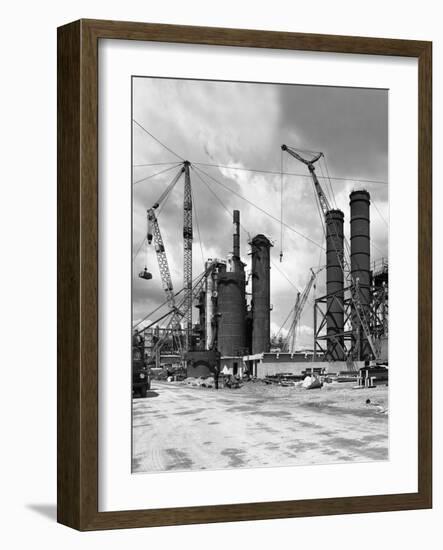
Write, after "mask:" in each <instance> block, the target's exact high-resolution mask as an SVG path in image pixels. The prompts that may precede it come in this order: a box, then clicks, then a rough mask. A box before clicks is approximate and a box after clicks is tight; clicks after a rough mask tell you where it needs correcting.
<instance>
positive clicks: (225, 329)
mask: <svg viewBox="0 0 443 550" xmlns="http://www.w3.org/2000/svg"><path fill="white" fill-rule="evenodd" d="M230 269H231V270H227V269H226V266H222V268H221V269H220V272H219V274H218V277H217V310H218V311H217V313H218V334H217V347H218V350H219V351H220V353H221V354H222V356H235V357H239V356H242V355H245V354H246V353H247V345H246V299H245V284H246V282H245V266H244V264H243V262H242V261H241V259H240V212H239V211H238V210H234V235H233V255H232V262H231V264H230Z"/></svg>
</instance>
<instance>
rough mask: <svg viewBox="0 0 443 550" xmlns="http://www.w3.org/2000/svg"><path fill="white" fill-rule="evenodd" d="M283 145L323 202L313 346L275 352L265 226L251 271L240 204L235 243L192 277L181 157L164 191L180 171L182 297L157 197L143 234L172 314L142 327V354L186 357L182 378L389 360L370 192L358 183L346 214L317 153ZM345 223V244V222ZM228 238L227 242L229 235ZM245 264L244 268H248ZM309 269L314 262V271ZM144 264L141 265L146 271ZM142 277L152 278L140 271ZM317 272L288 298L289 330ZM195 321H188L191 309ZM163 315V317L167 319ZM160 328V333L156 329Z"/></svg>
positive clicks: (384, 270)
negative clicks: (319, 169)
mask: <svg viewBox="0 0 443 550" xmlns="http://www.w3.org/2000/svg"><path fill="white" fill-rule="evenodd" d="M282 150H283V151H285V152H287V153H288V154H290V155H291V156H293V157H294V158H296V159H298V160H299V161H300V162H303V163H304V164H305V165H306V166H307V167H308V170H309V173H310V175H311V177H312V179H313V182H314V186H315V190H316V200H317V201H318V204H319V206H320V208H321V212H322V215H323V220H322V221H323V222H324V228H325V240H326V253H325V264H326V294H325V295H323V296H321V297H319V298H316V299H315V301H314V307H313V324H314V328H313V348H312V353H306V352H298V351H297V350H296V349H295V343H294V342H295V339H294V338H293V339H292V341H291V342H292V344H291V345H289V344H288V341H289V336H288V337H287V341H286V344H285V345H284V346H283V347H282V349H279V350H274V349H273V350H272V351H271V322H270V321H271V318H270V315H271V248H272V246H273V244H272V242H271V241H270V239H269V238H268V237H266V236H265V235H263V234H258V235H256V236H254V237H253V238H251V239H250V240H249V244H250V247H251V249H250V258H251V265H250V269H249V270H247V269H246V268H247V265H246V264H245V263H244V262H243V261H242V259H241V251H240V211H239V210H234V211H233V240H232V251H231V252H229V253H228V254H227V256H226V258H224V259H208V260H207V261H206V264H205V270H204V272H203V274H202V275H201V276H200V277H199V278H198V279H197V280H196V281H192V271H191V266H192V258H191V253H192V235H193V234H192V194H191V191H190V186H191V179H190V167H191V168H192V165H191V163H189V162H188V161H185V162H184V163H183V167H181V168H180V172H179V173H178V174H177V176H176V177H175V178H174V180H173V181H172V182H171V184H170V186H169V187H168V189H167V193H169V192H170V191H171V189H172V187H174V185H175V184H176V183H177V181H178V180H179V179H180V176H181V174H184V175H185V200H184V233H183V235H184V250H185V254H184V263H185V272H184V290H185V292H184V298H183V300H182V301H181V302H178V301H177V294H179V293H174V291H173V287H172V281H171V278H170V274H169V268H168V265H167V260H166V251H165V248H164V244H163V241H162V239H161V234H160V229H159V227H158V223H157V220H156V217H155V209H156V208H157V207H158V205H159V204H160V202H161V199H162V197H164V196H165V195H166V191H165V193H164V194H163V195H162V197H161V199H160V200H159V201H157V202H156V203H155V205H154V207H153V208H151V209H149V210H148V221H149V228H150V229H148V242H150V241H152V240H153V239H154V244H155V249H156V254H157V259H158V262H159V267H160V273H161V276H162V282H163V287H164V290H165V292H166V296H167V300H168V304H169V308H170V311H169V313H170V320H169V322H168V323H167V324H166V326H165V327H163V328H162V329H159V328H158V321H159V320H157V322H154V323H151V324H150V325H149V326H148V327H145V328H144V329H142V330H141V331H140V333H143V334H145V342H148V343H149V344H148V345H146V346H145V347H146V353H147V356H148V358H149V360H150V361H151V362H156V363H157V364H158V363H159V361H160V358H161V349H162V348H163V347H164V349H165V350H166V349H167V351H168V353H169V354H171V353H172V352H173V351H174V350H175V352H176V353H179V354H180V357H182V362H183V364H184V365H186V369H187V375H188V376H209V375H211V374H213V373H215V372H220V373H224V374H232V375H242V374H244V373H245V372H248V373H249V374H250V375H252V376H258V377H260V376H265V375H266V374H275V373H277V372H302V371H303V369H305V370H306V369H307V368H308V367H309V368H311V369H312V368H313V367H314V366H315V365H317V366H318V365H320V366H322V368H323V371H324V372H327V371H328V370H329V371H334V372H339V371H343V370H352V371H355V370H357V369H358V368H361V367H362V366H364V365H365V364H366V365H367V364H369V362H371V361H372V362H377V363H379V364H380V363H383V364H387V339H388V264H387V262H386V261H383V262H382V263H381V264H377V265H376V264H371V255H370V240H371V235H370V203H371V199H370V194H369V192H368V191H366V190H354V191H353V192H352V193H351V194H350V197H349V201H350V202H349V205H350V210H349V216H347V215H345V213H344V212H342V211H341V210H338V209H337V208H331V206H330V204H329V202H328V200H327V198H326V195H325V194H324V192H323V190H322V188H321V185H320V183H319V181H318V179H317V176H316V174H315V163H316V162H317V161H318V160H319V158H320V157H321V156H322V154H321V153H319V154H318V155H315V156H314V157H313V158H311V159H305V158H304V157H302V156H301V155H300V153H299V152H297V150H295V149H293V148H289V147H287V146H285V145H283V146H282ZM345 223H349V224H350V242H349V243H348V242H347V241H346V239H345V237H344V224H345ZM226 244H228V243H226ZM246 270H247V271H249V272H250V275H249V276H248V277H247V276H246ZM311 271H312V270H311ZM145 272H146V269H145ZM140 276H141V277H142V278H145V279H149V278H150V274H149V276H147V275H146V273H144V274H140ZM315 276H316V273H314V271H312V277H311V279H310V281H309V283H308V286H307V288H306V289H305V292H304V293H303V294H301V293H299V295H298V297H297V302H296V304H295V305H294V311H293V323H292V325H291V330H293V331H295V329H296V325H297V323H298V321H299V319H300V315H301V311H302V309H303V307H304V306H305V304H306V300H307V297H308V294H309V291H310V289H311V287H312V284H313V281H314V279H315ZM194 306H195V307H196V308H197V309H198V312H199V315H198V321H197V322H196V323H195V324H192V308H193V307H194ZM165 317H166V316H163V318H165ZM160 331H163V334H162V335H161V334H160Z"/></svg>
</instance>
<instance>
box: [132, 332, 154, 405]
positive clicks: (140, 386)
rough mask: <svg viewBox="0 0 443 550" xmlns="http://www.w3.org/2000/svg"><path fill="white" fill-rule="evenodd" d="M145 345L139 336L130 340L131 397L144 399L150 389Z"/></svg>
mask: <svg viewBox="0 0 443 550" xmlns="http://www.w3.org/2000/svg"><path fill="white" fill-rule="evenodd" d="M144 355H145V343H144V339H143V337H142V336H141V335H140V334H134V336H133V338H132V395H136V394H138V395H140V397H146V396H147V394H148V390H150V389H151V375H150V369H149V367H148V365H147V364H146V361H145V357H144Z"/></svg>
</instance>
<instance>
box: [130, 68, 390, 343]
mask: <svg viewBox="0 0 443 550" xmlns="http://www.w3.org/2000/svg"><path fill="white" fill-rule="evenodd" d="M133 90H134V96H133V111H134V119H135V120H136V121H137V122H138V123H139V124H141V125H142V126H143V127H144V128H145V129H146V130H147V131H148V132H150V133H151V134H152V135H153V136H155V138H157V140H159V141H160V142H161V143H159V142H158V141H156V140H155V139H154V138H153V137H151V136H149V135H148V134H147V133H146V132H145V131H143V130H142V129H141V128H140V126H138V125H137V124H134V126H133V164H134V165H135V166H134V169H133V180H134V182H135V183H134V193H133V254H134V256H135V258H134V263H133V267H134V279H133V301H134V307H133V312H134V320H135V321H138V320H140V319H142V318H144V317H145V316H147V315H148V314H150V313H151V312H152V311H153V310H154V309H155V308H157V307H159V306H160V305H161V304H162V302H164V299H165V296H164V291H163V289H162V286H161V281H160V276H159V272H158V266H157V263H156V259H155V252H154V250H153V248H152V247H150V249H149V251H148V256H146V249H147V247H146V246H145V245H143V246H141V248H140V244H141V243H142V242H143V239H144V236H145V234H146V209H147V208H149V207H150V206H151V205H152V204H153V203H154V202H155V201H156V200H157V198H158V197H159V196H160V195H161V193H162V192H163V191H164V190H165V188H166V187H167V185H168V184H169V183H170V182H171V180H172V178H173V177H174V175H175V174H176V173H177V172H178V170H179V168H178V167H177V168H175V167H174V165H173V164H160V163H179V162H180V161H181V159H188V160H190V161H191V163H193V164H194V168H193V169H192V170H191V179H192V189H193V200H194V206H195V214H194V246H193V264H194V265H193V271H194V276H196V275H198V274H199V273H201V272H202V271H203V261H204V260H205V259H206V258H208V257H211V258H214V257H219V258H224V257H226V255H227V253H229V252H230V251H231V250H232V210H233V209H239V210H240V212H241V225H242V231H241V252H242V259H243V261H244V262H245V263H246V264H247V266H248V267H247V269H249V266H250V258H249V256H248V250H249V245H248V240H249V238H250V237H252V236H254V235H255V234H257V233H264V234H265V235H267V236H268V237H269V238H270V239H271V240H272V241H273V243H274V247H273V248H272V269H271V301H272V303H273V306H274V307H273V311H272V328H273V331H274V332H278V330H279V328H280V327H281V325H282V323H283V321H284V320H285V318H286V317H287V315H288V312H289V311H290V309H291V307H292V306H293V304H294V302H295V299H296V294H297V290H302V289H303V288H304V286H305V285H306V283H307V281H308V280H309V277H310V268H311V267H314V268H315V267H317V266H320V265H322V264H324V263H325V254H324V250H323V248H322V247H324V235H323V228H322V224H321V219H320V216H319V213H318V207H317V204H316V199H315V196H314V192H313V187H312V181H311V179H310V177H309V174H308V171H307V169H306V166H304V165H303V164H301V163H300V162H298V161H296V160H295V159H292V158H291V157H289V156H288V155H287V154H284V155H283V156H282V153H281V149H280V146H281V144H282V143H287V144H288V145H293V146H296V147H299V148H301V149H307V150H315V151H323V152H324V154H325V156H326V163H325V161H324V160H322V161H321V163H318V165H317V166H318V168H317V173H318V175H319V176H327V175H328V173H329V175H330V176H331V177H337V178H340V179H332V180H331V181H332V190H333V194H332V192H331V187H330V186H329V183H328V182H327V180H325V179H322V180H321V181H322V183H323V185H324V189H325V191H326V192H327V193H328V196H329V199H330V201H331V202H332V203H333V204H334V205H335V204H336V205H337V207H338V208H341V209H342V210H343V211H344V212H345V231H346V233H347V234H348V229H349V228H348V225H349V193H350V191H352V190H353V189H355V188H361V187H364V188H366V189H368V190H369V191H370V193H371V198H372V200H373V205H372V207H371V231H372V245H373V246H372V250H371V253H372V259H377V258H379V257H381V256H385V257H386V256H387V254H388V229H387V221H388V186H387V185H386V184H384V183H370V182H367V183H359V182H356V181H355V179H358V180H377V181H382V182H387V178H388V150H387V142H388V126H387V125H388V112H387V109H388V93H387V91H384V90H360V89H344V88H340V89H337V88H327V87H309V86H294V85H268V84H250V83H236V82H207V81H188V80H175V79H157V78H135V79H134V86H133ZM165 146H166V147H165ZM168 149H169V150H168ZM174 153H175V154H174ZM176 155H178V156H176ZM157 163H158V165H155V164H157ZM147 164H149V165H150V166H144V165H147ZM140 165H143V166H140ZM208 165H216V166H208ZM281 166H283V169H284V171H285V172H292V173H296V174H300V175H297V176H294V175H285V176H284V177H283V178H281V176H280V170H281ZM227 167H236V168H237V169H232V168H227ZM168 168H171V169H170V170H168V171H166V172H164V173H162V174H159V175H157V176H154V177H152V178H149V176H151V175H153V174H156V173H158V172H160V171H162V170H167V169H168ZM250 168H253V169H255V170H260V171H265V172H266V171H271V172H275V173H273V174H269V173H263V172H260V171H257V172H251V171H248V170H245V169H250ZM144 178H149V179H144ZM140 180H141V181H140ZM136 182H138V183H136ZM282 189H283V195H282V194H281V190H282ZM182 210H183V180H182V179H181V180H180V181H179V183H178V184H177V185H176V187H175V189H174V190H173V191H172V192H171V194H170V195H169V197H168V200H167V202H166V204H165V205H164V207H163V209H162V211H161V213H160V215H159V224H160V226H161V231H162V234H163V238H164V241H165V245H166V250H167V254H168V260H169V266H170V269H171V273H172V278H173V283H174V287H175V289H176V290H180V289H181V288H182V282H183V281H182V278H183V275H182V271H183V269H182V263H183V250H182V224H183V211H182ZM282 214H283V221H284V224H285V225H284V226H283V230H282V226H281V224H280V222H279V221H278V220H280V219H281V216H282ZM197 222H198V223H197ZM282 236H283V245H282V238H281V237H282ZM200 237H201V238H200ZM281 248H282V249H283V262H281V263H280V262H279V253H280V250H281ZM145 264H146V265H147V266H148V269H149V270H150V271H151V272H152V273H153V279H152V280H151V281H144V280H142V279H140V278H138V272H139V271H141V270H142V269H143V268H144V266H145ZM324 281H325V272H324V271H323V272H321V273H320V274H319V276H318V280H317V286H316V289H315V290H314V291H313V292H312V293H311V299H310V301H309V302H308V303H307V306H306V308H305V311H304V313H303V315H302V319H301V328H300V334H299V341H300V344H302V345H311V344H312V316H313V315H312V300H313V299H314V292H315V293H316V295H317V296H320V295H321V294H322V293H324V290H325V285H324ZM249 290H250V289H249ZM165 311H166V309H165V308H162V309H159V311H158V312H157V313H155V314H150V315H149V319H152V320H155V319H156V318H157V317H158V316H159V315H161V314H162V313H164V312H165ZM194 314H195V313H194Z"/></svg>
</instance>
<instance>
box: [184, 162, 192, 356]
mask: <svg viewBox="0 0 443 550" xmlns="http://www.w3.org/2000/svg"><path fill="white" fill-rule="evenodd" d="M189 164H190V163H189V161H185V162H184V166H185V188H184V195H183V245H184V248H183V288H184V304H183V311H184V312H185V314H184V317H183V321H184V329H185V350H186V351H187V350H189V348H190V345H191V331H192V238H193V235H192V193H191V176H190V174H189Z"/></svg>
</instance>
